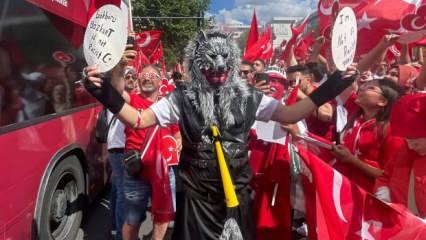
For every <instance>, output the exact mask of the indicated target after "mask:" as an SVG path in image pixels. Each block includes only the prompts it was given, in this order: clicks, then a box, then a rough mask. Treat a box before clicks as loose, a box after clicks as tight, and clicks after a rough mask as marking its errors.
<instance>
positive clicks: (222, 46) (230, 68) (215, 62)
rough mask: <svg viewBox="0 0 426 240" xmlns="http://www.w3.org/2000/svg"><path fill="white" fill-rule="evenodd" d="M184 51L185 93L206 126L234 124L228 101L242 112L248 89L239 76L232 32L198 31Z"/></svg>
mask: <svg viewBox="0 0 426 240" xmlns="http://www.w3.org/2000/svg"><path fill="white" fill-rule="evenodd" d="M185 51H186V55H185V62H186V67H187V72H188V75H189V78H190V81H189V83H188V88H187V89H186V91H185V95H186V96H187V97H189V99H190V100H191V102H192V104H193V105H194V106H195V109H196V111H197V112H198V113H199V114H201V115H202V116H203V118H204V124H205V126H206V127H209V126H210V125H211V124H221V125H225V126H224V127H229V126H231V125H233V124H235V116H234V115H233V113H232V111H231V104H232V105H234V108H233V109H236V108H237V109H238V110H239V111H240V114H242V116H244V112H245V111H246V109H245V108H246V103H247V97H248V96H249V95H250V93H249V89H248V86H247V83H246V82H245V81H243V80H241V79H240V78H239V76H238V68H239V64H240V60H239V59H240V51H239V49H238V47H237V46H236V45H235V43H234V42H233V41H232V39H231V34H228V35H226V34H224V33H222V32H217V31H212V32H204V31H201V32H200V33H199V34H198V37H196V38H195V39H194V40H193V41H191V42H190V43H189V44H188V46H187V48H186V50H185ZM215 101H216V104H215Z"/></svg>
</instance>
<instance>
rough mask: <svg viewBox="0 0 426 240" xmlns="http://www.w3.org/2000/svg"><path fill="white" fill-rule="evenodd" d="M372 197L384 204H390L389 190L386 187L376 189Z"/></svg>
mask: <svg viewBox="0 0 426 240" xmlns="http://www.w3.org/2000/svg"><path fill="white" fill-rule="evenodd" d="M374 196H375V197H376V198H377V199H379V200H382V201H384V202H388V203H390V202H391V197H390V190H389V188H388V187H385V186H382V187H379V188H377V190H376V192H375V193H374Z"/></svg>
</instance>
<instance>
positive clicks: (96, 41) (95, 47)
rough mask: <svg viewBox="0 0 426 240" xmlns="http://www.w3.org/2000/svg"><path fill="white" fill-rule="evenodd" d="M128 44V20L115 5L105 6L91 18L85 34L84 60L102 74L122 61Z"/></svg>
mask: <svg viewBox="0 0 426 240" xmlns="http://www.w3.org/2000/svg"><path fill="white" fill-rule="evenodd" d="M126 42H127V19H126V18H125V16H124V14H123V12H122V11H121V10H120V8H118V7H117V6H115V5H111V4H108V5H104V6H102V7H101V8H99V9H98V10H97V11H96V12H95V13H94V14H93V16H92V17H91V18H90V21H89V23H88V24H87V28H86V32H85V34H84V43H83V49H84V58H85V59H86V62H87V64H88V65H97V66H98V68H99V70H100V71H101V72H106V71H109V70H111V69H112V68H113V67H114V66H115V65H117V63H118V62H119V61H120V59H121V57H122V55H123V53H124V49H125V48H126Z"/></svg>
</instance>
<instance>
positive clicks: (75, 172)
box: [39, 156, 85, 240]
mask: <svg viewBox="0 0 426 240" xmlns="http://www.w3.org/2000/svg"><path fill="white" fill-rule="evenodd" d="M84 186H85V182H84V173H83V169H82V168H81V165H80V162H79V161H78V159H77V157H75V156H69V157H67V158H65V159H63V160H62V161H61V162H60V163H59V164H58V165H57V166H56V167H55V168H54V169H53V172H52V174H51V176H50V178H49V180H48V183H47V186H46V192H45V197H44V201H43V203H42V212H41V218H40V228H39V229H40V232H39V236H40V239H49V240H51V239H54V240H71V239H72V240H74V239H75V237H76V235H77V233H78V230H79V228H80V224H81V220H82V217H83V206H84V202H85V201H84V200H85V191H84Z"/></svg>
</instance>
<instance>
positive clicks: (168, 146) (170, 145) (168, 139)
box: [161, 135, 179, 166]
mask: <svg viewBox="0 0 426 240" xmlns="http://www.w3.org/2000/svg"><path fill="white" fill-rule="evenodd" d="M161 156H162V157H163V159H164V160H165V161H166V163H167V165H168V166H173V165H178V163H179V156H178V150H177V141H176V139H175V138H174V137H173V136H171V135H166V136H164V137H163V138H162V139H161Z"/></svg>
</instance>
